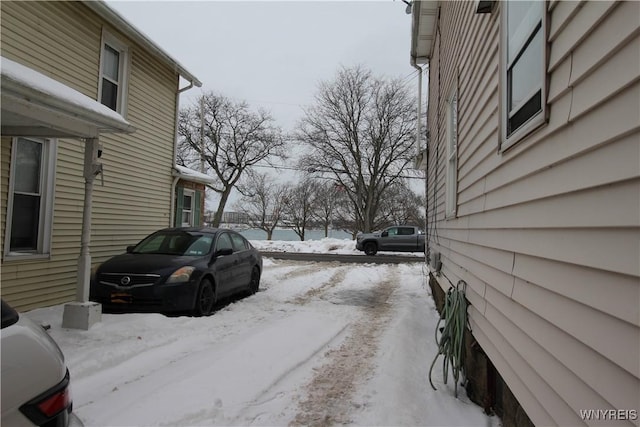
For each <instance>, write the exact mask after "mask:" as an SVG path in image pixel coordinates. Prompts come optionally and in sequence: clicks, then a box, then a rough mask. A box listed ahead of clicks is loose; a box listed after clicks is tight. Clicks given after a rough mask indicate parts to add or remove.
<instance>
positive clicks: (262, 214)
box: [235, 171, 289, 240]
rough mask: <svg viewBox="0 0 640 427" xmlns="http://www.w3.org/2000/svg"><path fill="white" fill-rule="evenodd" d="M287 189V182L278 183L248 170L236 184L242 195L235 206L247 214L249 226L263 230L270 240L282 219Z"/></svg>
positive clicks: (265, 175)
mask: <svg viewBox="0 0 640 427" xmlns="http://www.w3.org/2000/svg"><path fill="white" fill-rule="evenodd" d="M288 190H289V188H288V185H287V184H278V183H276V182H275V180H274V179H273V178H272V177H270V176H268V175H267V174H261V173H258V172H254V171H248V172H247V175H246V177H245V178H244V179H243V181H242V183H241V184H240V185H238V191H239V192H240V194H242V197H241V199H240V200H239V201H238V202H237V203H236V206H235V208H236V210H238V211H240V212H242V213H244V214H246V215H247V218H248V221H249V223H248V225H249V226H250V227H252V228H257V229H259V230H263V231H265V232H266V233H267V240H271V239H272V237H273V230H275V228H276V227H277V226H278V225H279V224H280V221H281V220H282V215H283V212H284V202H285V199H286V194H287V193H288Z"/></svg>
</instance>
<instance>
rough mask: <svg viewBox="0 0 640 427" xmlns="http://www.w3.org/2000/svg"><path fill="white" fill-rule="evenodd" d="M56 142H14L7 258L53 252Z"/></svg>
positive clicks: (6, 243)
mask: <svg viewBox="0 0 640 427" xmlns="http://www.w3.org/2000/svg"><path fill="white" fill-rule="evenodd" d="M55 150H56V143H55V140H43V139H35V138H34V139H32V138H14V140H13V142H12V150H11V174H10V178H9V180H10V181H9V198H8V203H7V221H6V226H7V229H6V233H5V246H4V247H5V258H7V257H13V256H15V257H22V258H23V257H25V256H42V255H46V254H48V253H49V252H50V248H51V224H52V221H53V191H54V177H55V157H56V156H55Z"/></svg>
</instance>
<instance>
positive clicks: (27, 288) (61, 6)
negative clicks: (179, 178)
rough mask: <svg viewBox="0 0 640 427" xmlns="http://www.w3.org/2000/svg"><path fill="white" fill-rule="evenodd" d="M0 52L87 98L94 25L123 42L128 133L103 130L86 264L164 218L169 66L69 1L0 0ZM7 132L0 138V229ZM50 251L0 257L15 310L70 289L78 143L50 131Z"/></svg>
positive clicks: (94, 71)
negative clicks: (54, 139)
mask: <svg viewBox="0 0 640 427" xmlns="http://www.w3.org/2000/svg"><path fill="white" fill-rule="evenodd" d="M1 8H2V10H1V12H2V55H3V56H6V57H8V58H10V59H13V60H15V61H18V62H20V63H22V64H25V65H27V66H29V67H32V68H34V69H36V70H37V71H40V72H42V73H44V74H46V75H48V76H50V77H52V78H55V79H56V80H59V81H61V82H62V83H64V84H66V85H68V86H70V87H72V88H74V89H76V90H79V91H80V92H82V93H84V94H85V95H87V96H89V97H91V98H93V99H96V98H97V93H98V83H99V64H100V46H101V40H102V34H103V30H106V31H108V32H109V33H110V34H112V35H114V36H115V37H117V38H118V39H119V40H120V41H122V42H123V43H124V44H125V45H127V46H128V56H129V58H128V61H129V71H128V93H127V108H126V110H127V111H126V119H127V120H128V121H129V122H130V123H131V124H132V125H133V126H135V127H136V129H137V130H136V132H135V133H133V134H131V135H103V136H101V137H100V142H101V143H102V145H103V155H102V158H101V159H100V161H101V162H102V163H103V164H104V186H102V184H101V179H100V176H98V177H97V179H96V181H95V186H94V192H93V210H92V230H91V231H92V233H91V255H92V262H93V264H94V265H95V264H97V263H99V262H102V261H104V260H106V259H107V258H108V257H110V256H113V255H115V254H118V253H122V252H123V251H124V249H125V247H126V246H127V245H129V244H132V243H135V242H137V241H138V240H140V239H141V238H142V237H144V236H146V235H147V234H149V233H150V232H152V231H155V230H157V229H159V228H162V227H166V226H168V225H169V214H170V200H171V184H172V177H171V166H172V164H173V141H174V132H175V125H174V124H175V104H176V92H177V89H178V75H177V74H176V72H175V70H174V69H173V68H172V67H170V66H168V65H167V64H166V63H164V62H162V61H160V60H158V59H157V58H156V57H155V56H153V55H151V54H150V53H148V52H146V51H145V50H143V49H142V48H141V47H140V46H139V45H137V44H135V43H133V42H132V41H131V40H129V39H127V38H126V37H124V36H123V35H122V34H121V33H119V32H118V30H117V29H115V28H112V27H111V26H110V25H108V24H106V23H104V22H102V21H101V19H100V18H99V17H98V16H97V15H95V14H94V13H93V12H92V11H91V10H90V9H88V8H87V7H86V6H85V5H83V4H82V3H77V2H2V4H1ZM9 144H10V140H8V139H6V138H3V140H2V181H1V182H0V184H1V190H2V191H1V194H2V215H3V216H2V220H3V221H2V236H4V232H5V229H4V227H5V222H6V221H5V209H6V207H5V203H6V194H7V187H8V173H9V172H8V170H9V168H8V162H9V160H8V154H7V155H6V156H5V151H6V150H8V148H9ZM58 144H59V145H58V155H57V163H56V170H57V173H56V178H55V179H56V187H55V204H54V223H53V233H52V249H51V258H50V260H32V261H16V260H3V264H2V272H1V274H2V296H3V298H5V299H7V300H8V301H9V302H10V303H12V304H13V305H14V306H15V307H16V308H18V309H20V310H28V309H31V308H34V307H39V306H46V305H52V304H58V303H63V302H67V301H70V300H72V299H73V298H74V296H75V288H76V269H77V259H78V256H79V250H80V233H81V226H82V212H83V200H84V178H83V172H82V170H83V169H82V168H83V161H84V145H83V142H82V141H79V140H73V139H69V140H59V142H58Z"/></svg>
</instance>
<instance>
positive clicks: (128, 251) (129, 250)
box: [127, 245, 136, 254]
mask: <svg viewBox="0 0 640 427" xmlns="http://www.w3.org/2000/svg"><path fill="white" fill-rule="evenodd" d="M135 247H136V245H129V246H127V253H128V254H130V253H131V252H133V248H135Z"/></svg>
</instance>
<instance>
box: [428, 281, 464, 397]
mask: <svg viewBox="0 0 640 427" xmlns="http://www.w3.org/2000/svg"><path fill="white" fill-rule="evenodd" d="M466 288H467V284H466V283H465V282H464V281H463V280H460V281H458V284H457V285H456V286H455V287H453V286H452V287H450V288H449V290H448V291H447V296H446V298H445V302H444V308H443V309H442V315H441V316H440V319H439V320H438V324H437V325H436V342H437V343H438V353H437V354H436V357H435V358H434V359H433V362H432V363H431V368H430V369H429V383H430V384H431V387H433V389H434V390H437V389H436V386H434V385H433V381H432V380H431V373H432V371H433V367H434V366H435V364H436V361H437V360H438V357H439V356H440V355H443V356H444V360H443V363H442V377H443V379H444V383H445V384H446V383H447V378H448V376H449V365H451V370H452V374H453V379H454V381H455V385H454V390H455V396H456V398H457V397H458V380H459V379H460V371H461V370H462V368H463V363H464V345H463V344H464V330H465V328H466V326H467V299H466V298H465V291H466ZM443 320H444V326H443V327H442V328H440V323H441V322H442V321H443ZM438 332H440V337H439V338H438Z"/></svg>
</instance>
